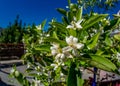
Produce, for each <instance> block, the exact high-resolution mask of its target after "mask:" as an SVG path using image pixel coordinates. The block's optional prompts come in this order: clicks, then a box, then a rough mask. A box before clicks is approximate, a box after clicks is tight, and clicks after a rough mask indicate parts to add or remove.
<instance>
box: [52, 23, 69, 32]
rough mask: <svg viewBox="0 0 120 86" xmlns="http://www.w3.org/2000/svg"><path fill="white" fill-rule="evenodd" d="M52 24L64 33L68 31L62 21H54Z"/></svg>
mask: <svg viewBox="0 0 120 86" xmlns="http://www.w3.org/2000/svg"><path fill="white" fill-rule="evenodd" d="M52 25H54V26H55V27H57V28H58V29H57V30H58V31H60V32H62V33H65V32H66V31H67V29H66V26H65V25H64V24H62V23H59V22H53V23H52Z"/></svg>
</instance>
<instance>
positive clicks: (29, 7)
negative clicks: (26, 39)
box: [0, 0, 67, 27]
mask: <svg viewBox="0 0 120 86" xmlns="http://www.w3.org/2000/svg"><path fill="white" fill-rule="evenodd" d="M66 5H67V0H0V11H1V12H0V26H1V27H6V26H8V24H9V22H14V20H15V18H16V15H18V14H19V15H20V19H22V21H23V22H25V23H26V24H32V23H33V22H34V23H35V24H39V23H41V21H43V20H44V19H47V21H50V19H51V18H53V17H55V18H57V19H60V18H59V17H61V15H60V14H59V13H58V12H57V11H56V8H59V7H61V8H64V7H65V6H66Z"/></svg>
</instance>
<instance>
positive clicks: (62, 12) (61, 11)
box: [57, 8, 67, 16]
mask: <svg viewBox="0 0 120 86" xmlns="http://www.w3.org/2000/svg"><path fill="white" fill-rule="evenodd" d="M57 11H58V12H59V13H61V14H63V15H64V16H66V13H67V12H66V10H64V9H62V8H57Z"/></svg>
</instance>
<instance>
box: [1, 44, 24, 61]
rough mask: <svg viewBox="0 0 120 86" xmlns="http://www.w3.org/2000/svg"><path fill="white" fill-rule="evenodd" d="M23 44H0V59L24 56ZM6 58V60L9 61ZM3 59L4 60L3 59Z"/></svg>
mask: <svg viewBox="0 0 120 86" xmlns="http://www.w3.org/2000/svg"><path fill="white" fill-rule="evenodd" d="M24 50H25V49H24V44H22V43H20V44H12V43H7V44H4V43H1V44H0V59H2V58H3V57H9V58H10V57H12V56H17V57H21V56H22V55H23V54H24ZM9 58H8V59H9ZM3 59H4V58H3Z"/></svg>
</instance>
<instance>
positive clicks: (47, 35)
mask: <svg viewBox="0 0 120 86" xmlns="http://www.w3.org/2000/svg"><path fill="white" fill-rule="evenodd" d="M68 2H69V5H68V9H62V8H58V9H57V10H58V11H59V12H60V13H61V14H62V15H63V17H62V22H57V21H56V20H54V19H53V20H52V21H51V22H50V23H49V24H50V28H49V29H48V31H47V32H45V31H44V30H43V29H44V25H45V22H46V20H45V21H43V22H42V23H41V24H40V25H38V26H33V27H32V29H30V28H31V27H29V29H28V32H32V33H31V34H25V35H24V39H23V41H24V43H25V47H26V54H25V55H24V56H23V59H24V62H25V64H26V65H27V69H26V72H27V73H28V75H29V76H32V77H33V79H32V81H29V80H28V79H27V78H26V75H25V74H22V73H20V72H19V71H17V70H16V68H15V67H14V68H13V69H12V72H11V75H12V76H14V77H15V78H16V79H17V80H18V81H19V82H20V83H21V84H22V85H23V86H30V85H32V86H42V85H43V86H83V85H84V80H83V78H82V70H81V69H82V68H84V69H87V68H89V67H96V68H98V69H101V70H105V71H109V72H113V73H116V74H119V71H118V68H119V66H120V62H119V61H120V60H119V59H120V53H119V52H120V45H119V44H120V35H119V32H115V30H116V29H117V28H119V24H120V17H119V15H116V17H115V18H114V19H109V18H108V17H109V15H108V14H98V13H94V12H91V13H90V14H87V15H83V7H82V6H80V5H79V3H71V2H70V0H68Z"/></svg>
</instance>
